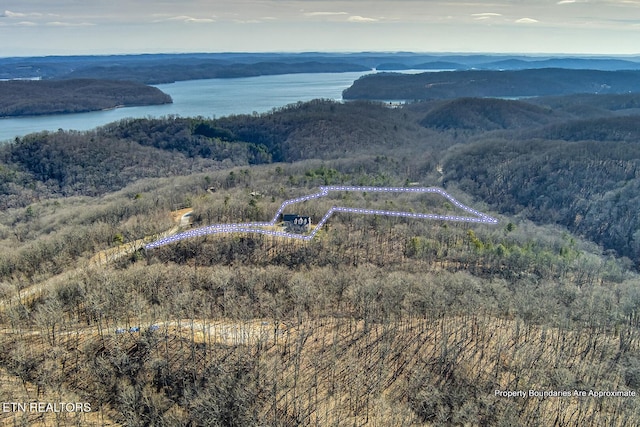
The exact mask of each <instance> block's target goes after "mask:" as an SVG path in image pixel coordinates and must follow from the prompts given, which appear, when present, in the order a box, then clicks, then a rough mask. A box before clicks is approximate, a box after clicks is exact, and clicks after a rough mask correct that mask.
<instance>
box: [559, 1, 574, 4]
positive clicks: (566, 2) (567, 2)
mask: <svg viewBox="0 0 640 427" xmlns="http://www.w3.org/2000/svg"><path fill="white" fill-rule="evenodd" d="M575 2H576V0H560V1H559V2H558V3H556V4H571V3H575Z"/></svg>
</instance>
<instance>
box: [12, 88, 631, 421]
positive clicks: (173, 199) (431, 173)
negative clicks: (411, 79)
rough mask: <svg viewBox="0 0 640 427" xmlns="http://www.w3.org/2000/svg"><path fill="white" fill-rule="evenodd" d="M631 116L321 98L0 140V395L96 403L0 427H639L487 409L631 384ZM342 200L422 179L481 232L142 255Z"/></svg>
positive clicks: (347, 233) (565, 106) (526, 406)
mask: <svg viewBox="0 0 640 427" xmlns="http://www.w3.org/2000/svg"><path fill="white" fill-rule="evenodd" d="M637 99H638V96H637V95H620V96H619V97H618V96H607V97H603V98H600V97H596V96H590V97H573V96H568V97H551V98H540V99H532V100H519V101H507V100H487V99H473V98H464V99H458V100H438V101H431V102H424V103H415V104H408V105H405V106H402V107H400V108H389V107H388V106H385V105H384V104H378V103H370V102H348V103H344V104H341V103H336V102H333V101H323V100H317V101H312V102H308V103H299V104H296V105H291V106H288V107H285V108H281V109H277V110H274V111H272V112H269V113H265V114H255V115H247V116H245V115H238V116H231V117H223V118H218V119H205V118H177V117H166V118H162V119H128V120H123V121H121V122H117V123H112V124H110V125H107V126H104V127H102V128H99V129H96V130H94V131H89V132H65V131H60V132H55V133H39V134H33V135H29V136H26V137H24V138H19V139H16V140H15V141H14V142H13V143H11V144H7V145H5V146H2V147H0V204H1V207H2V211H1V212H0V362H1V365H2V367H3V368H2V370H0V380H2V384H3V387H2V388H1V389H0V399H3V400H5V401H13V400H12V399H22V400H24V401H31V400H34V401H35V400H37V401H49V400H52V401H74V402H75V401H80V402H85V401H86V402H90V404H91V408H92V412H91V413H90V414H71V413H68V414H45V415H40V414H30V413H24V414H21V413H9V414H5V413H1V414H0V423H13V424H22V425H51V424H52V423H57V425H79V424H80V425H184V426H188V425H212V426H254V425H265V426H273V427H276V426H289V425H336V426H351V425H374V426H375V425H380V426H382V425H384V426H386V425H394V426H395V425H425V426H429V425H478V424H479V425H531V426H547V425H554V424H555V425H567V426H572V425H590V424H591V425H613V426H629V425H636V424H638V422H639V420H640V404H639V403H638V402H639V401H638V400H637V399H638V398H637V397H631V398H629V397H624V396H617V397H611V396H599V397H598V396H586V397H578V396H573V395H572V396H571V397H567V398H555V397H554V398H542V397H528V398H504V397H500V396H497V395H496V393H495V391H496V390H525V391H527V392H528V390H537V391H539V392H542V391H553V390H555V391H569V392H571V393H573V392H574V391H585V393H589V392H596V393H597V392H600V391H602V392H604V391H616V392H621V393H630V392H634V393H637V392H638V387H640V358H639V357H638V354H640V329H638V328H639V326H640V316H639V313H640V275H639V274H638V269H639V268H640V234H639V233H640V231H638V230H640V223H639V222H638V215H637V207H638V206H639V205H640V198H639V197H640V196H638V194H640V168H639V166H640V145H639V144H638V139H637V138H636V135H637V134H638V133H637V128H635V127H634V123H637V121H635V120H634V119H635V116H633V109H634V108H636V107H635V105H636V101H637ZM334 184H348V185H376V186H407V187H413V186H440V187H444V188H445V189H446V190H447V191H448V192H451V194H453V195H454V196H455V197H456V198H457V199H459V200H460V201H461V202H462V203H464V204H466V205H469V206H471V207H473V208H474V209H478V210H480V211H482V212H486V213H488V214H490V215H492V216H496V217H497V218H498V220H499V223H498V224H497V225H488V224H472V225H470V224H465V223H454V222H442V221H427V220H417V219H408V218H394V217H386V216H376V215H369V216H366V215H358V214H347V213H338V214H336V215H333V216H332V217H331V218H330V220H329V221H328V222H327V223H326V224H325V225H324V226H323V228H322V229H321V230H320V231H319V232H318V233H317V234H316V236H315V237H314V239H313V240H312V241H310V242H301V241H297V240H293V239H285V238H281V237H275V236H264V235H258V234H251V233H227V234H225V233H220V234H216V235H210V236H207V237H197V238H193V239H188V240H184V241H181V242H179V243H176V244H171V245H167V246H163V247H161V248H158V249H152V250H151V249H150V250H147V251H145V250H144V249H138V248H141V247H142V246H143V245H142V244H141V242H150V241H152V240H154V239H155V238H158V237H159V236H167V235H171V234H173V233H177V232H179V231H182V230H186V229H188V228H190V227H201V226H207V225H211V224H219V223H242V222H250V221H268V220H270V219H271V217H272V216H273V214H274V213H275V212H276V211H277V209H278V208H279V206H280V205H281V203H282V202H283V201H284V200H289V199H292V198H294V197H299V196H303V195H308V194H312V193H313V192H316V191H317V189H318V187H319V186H322V185H334ZM314 203H315V204H313V203H302V204H299V205H297V206H295V209H297V212H296V213H297V214H301V215H304V214H307V215H310V216H312V218H313V220H314V223H315V221H317V219H318V218H319V217H320V216H321V215H323V214H324V213H325V212H327V210H329V209H330V208H331V207H332V206H334V205H336V204H338V205H345V206H347V205H348V206H352V205H353V206H356V205H357V206H361V205H362V207H363V208H371V209H388V210H393V209H400V208H402V209H404V210H406V211H409V212H425V211H426V210H428V209H432V210H434V211H437V212H450V213H451V214H452V215H453V214H455V213H456V212H457V208H456V207H455V206H453V205H452V204H451V203H449V202H448V201H447V200H445V199H441V198H437V197H435V198H432V199H429V200H425V199H421V198H419V197H418V198H415V197H414V198H412V197H410V195H407V196H406V197H405V196H402V197H400V196H398V197H395V198H394V197H388V198H386V197H382V196H381V195H379V194H376V193H371V192H362V193H358V194H350V193H348V192H344V193H337V194H335V195H334V198H333V199H326V200H325V199H319V200H318V201H316V202H314ZM185 209H186V210H185ZM291 209H294V207H293V206H292V207H291ZM172 212H173V213H172ZM185 212H189V214H188V220H187V221H186V222H185V221H184V220H185V218H186V217H184V216H183V215H184V213H185ZM287 212H289V211H287ZM274 227H277V225H276V226H274ZM107 250H108V251H112V252H111V253H120V254H121V256H118V257H113V260H112V261H107V258H106V257H105V258H101V257H96V255H97V254H100V253H102V252H104V251H107ZM636 396H637V395H636Z"/></svg>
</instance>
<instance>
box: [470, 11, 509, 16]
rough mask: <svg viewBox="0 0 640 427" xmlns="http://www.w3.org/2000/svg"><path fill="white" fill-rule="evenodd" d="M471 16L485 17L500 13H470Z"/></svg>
mask: <svg viewBox="0 0 640 427" xmlns="http://www.w3.org/2000/svg"><path fill="white" fill-rule="evenodd" d="M471 16H479V17H482V16H486V17H491V16H502V14H501V13H493V12H485V13H472V14H471Z"/></svg>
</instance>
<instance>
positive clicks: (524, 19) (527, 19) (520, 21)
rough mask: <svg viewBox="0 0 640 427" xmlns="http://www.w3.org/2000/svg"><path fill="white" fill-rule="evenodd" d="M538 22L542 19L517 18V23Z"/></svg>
mask: <svg viewBox="0 0 640 427" xmlns="http://www.w3.org/2000/svg"><path fill="white" fill-rule="evenodd" d="M537 22H540V21H538V20H537V19H533V18H520V19H518V20H516V24H535V23H537Z"/></svg>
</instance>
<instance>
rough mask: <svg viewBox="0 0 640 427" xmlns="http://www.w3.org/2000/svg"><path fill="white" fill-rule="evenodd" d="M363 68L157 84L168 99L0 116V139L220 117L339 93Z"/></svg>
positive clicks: (328, 96) (340, 96) (339, 94)
mask: <svg viewBox="0 0 640 427" xmlns="http://www.w3.org/2000/svg"><path fill="white" fill-rule="evenodd" d="M369 73H371V71H367V72H351V73H313V74H285V75H278V76H260V77H246V78H235V79H209V80H190V81H184V82H176V83H171V84H162V85H157V86H156V87H158V88H159V89H160V90H162V91H163V92H165V93H167V94H169V95H171V97H172V98H173V104H167V105H152V106H147V107H127V108H117V109H113V110H107V111H95V112H91V113H80V114H56V115H50V116H30V117H19V118H6V119H0V141H8V140H13V139H14V138H15V137H16V136H23V135H26V134H28V133H32V132H39V131H43V130H48V131H56V130H58V129H64V130H70V129H74V130H88V129H93V128H95V127H98V126H102V125H105V124H107V123H110V122H114V121H117V120H121V119H124V118H127V117H161V116H167V115H179V116H182V117H193V116H203V117H207V118H211V117H221V116H227V115H230V114H251V113H253V112H258V113H264V112H267V111H270V110H271V109H273V108H275V107H282V106H284V105H287V104H292V103H295V102H298V101H309V100H311V99H316V98H325V99H334V100H341V99H342V91H343V90H344V89H346V88H347V87H349V86H351V84H352V83H353V81H354V80H356V79H357V78H358V77H360V76H362V75H364V74H369Z"/></svg>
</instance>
